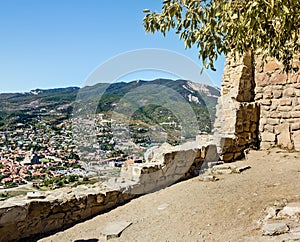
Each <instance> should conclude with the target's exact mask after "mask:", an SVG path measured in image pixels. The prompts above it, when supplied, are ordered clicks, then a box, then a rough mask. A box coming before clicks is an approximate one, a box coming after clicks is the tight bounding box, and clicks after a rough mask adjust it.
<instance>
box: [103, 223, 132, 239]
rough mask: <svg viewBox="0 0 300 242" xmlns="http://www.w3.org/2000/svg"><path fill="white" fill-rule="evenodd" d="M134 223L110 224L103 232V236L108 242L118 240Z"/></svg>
mask: <svg viewBox="0 0 300 242" xmlns="http://www.w3.org/2000/svg"><path fill="white" fill-rule="evenodd" d="M131 224H132V222H127V221H115V222H110V223H108V224H107V225H106V227H105V228H104V229H103V230H102V231H101V234H102V235H103V236H105V237H106V239H107V240H109V239H113V238H118V237H120V236H121V233H122V232H123V231H124V230H125V229H126V228H128V227H129V226H130V225H131Z"/></svg>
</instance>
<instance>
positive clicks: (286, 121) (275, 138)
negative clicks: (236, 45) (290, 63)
mask: <svg viewBox="0 0 300 242" xmlns="http://www.w3.org/2000/svg"><path fill="white" fill-rule="evenodd" d="M294 64H295V67H298V68H300V61H299V57H298V58H295V62H294ZM282 69H283V66H282V65H281V64H280V63H278V62H277V61H275V60H269V61H268V63H267V64H265V66H264V68H261V67H260V59H259V57H258V58H257V66H256V68H255V80H256V88H255V93H256V95H255V100H256V101H257V103H258V104H259V105H260V107H261V112H260V124H259V132H260V140H261V148H262V149H267V148H270V147H273V146H279V147H281V148H284V149H288V150H298V151H300V71H298V72H294V73H290V74H286V73H283V72H282Z"/></svg>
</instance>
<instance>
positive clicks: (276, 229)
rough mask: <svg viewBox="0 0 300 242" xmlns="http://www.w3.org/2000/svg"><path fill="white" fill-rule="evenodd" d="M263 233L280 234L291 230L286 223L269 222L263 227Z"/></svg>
mask: <svg viewBox="0 0 300 242" xmlns="http://www.w3.org/2000/svg"><path fill="white" fill-rule="evenodd" d="M262 231H263V235H271V236H272V235H279V234H283V233H286V232H288V231H289V227H288V226H287V225H286V224H285V223H267V224H265V225H264V226H263V227H262Z"/></svg>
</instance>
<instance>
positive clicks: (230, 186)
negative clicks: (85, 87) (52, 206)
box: [39, 149, 300, 242]
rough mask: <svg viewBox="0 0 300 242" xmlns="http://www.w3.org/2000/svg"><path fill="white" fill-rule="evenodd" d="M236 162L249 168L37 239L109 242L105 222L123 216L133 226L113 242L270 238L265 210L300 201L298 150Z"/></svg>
mask: <svg viewBox="0 0 300 242" xmlns="http://www.w3.org/2000/svg"><path fill="white" fill-rule="evenodd" d="M234 164H235V165H237V166H242V165H250V166H251V169H248V170H245V171H244V172H242V173H240V174H228V175H218V178H219V179H220V180H218V181H215V182H202V181H199V178H198V177H196V178H193V179H190V180H188V181H184V182H181V183H177V184H175V185H173V186H171V187H168V188H166V189H163V190H160V191H158V192H156V193H151V194H147V195H144V196H142V197H139V198H137V199H134V200H132V201H131V202H129V203H127V204H125V205H123V206H120V207H118V208H116V209H114V210H112V211H110V212H107V213H104V214H101V215H99V216H96V217H94V218H93V219H90V220H88V221H85V222H83V223H79V224H77V225H75V226H73V227H71V228H69V229H67V230H64V231H61V232H58V233H56V234H54V235H51V236H49V237H45V238H43V239H40V240H39V241H76V240H77V241H106V239H105V237H103V236H102V235H101V234H100V233H101V231H102V229H103V228H104V227H105V226H106V225H107V223H109V222H114V221H124V220H125V221H129V222H132V225H131V226H129V227H128V228H127V229H125V230H124V231H123V233H122V234H121V236H120V237H119V238H116V239H111V240H110V241H112V242H113V241H126V242H127V241H130V242H131V241H138V242H141V241H149V242H150V241H151V242H152V241H164V242H166V241H169V242H173V241H180V242H182V241H209V242H211V241H267V238H266V237H262V236H261V230H260V224H259V220H260V219H262V218H263V217H264V209H265V208H266V207H267V206H270V205H272V204H273V203H274V201H275V200H282V199H287V200H288V201H289V202H292V201H299V202H300V153H286V152H284V151H280V150H278V149H276V150H275V149H274V150H271V151H250V153H249V154H248V155H247V158H246V159H244V160H241V161H237V162H235V163H234Z"/></svg>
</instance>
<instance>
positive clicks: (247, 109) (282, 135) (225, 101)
mask: <svg viewBox="0 0 300 242" xmlns="http://www.w3.org/2000/svg"><path fill="white" fill-rule="evenodd" d="M254 58H255V60H254ZM254 63H256V64H254ZM294 65H295V70H297V69H298V71H297V72H293V73H290V74H286V73H283V71H282V70H283V66H282V65H281V64H280V63H278V62H276V61H274V60H269V61H268V63H267V64H265V66H264V68H261V59H260V56H255V57H254V56H252V55H251V53H247V54H246V55H244V56H243V57H242V58H237V59H234V58H233V57H232V56H228V57H227V59H226V63H225V69H224V75H223V81H222V96H221V97H220V98H219V100H218V105H217V113H216V116H217V118H216V122H215V126H214V132H215V135H216V136H217V137H219V150H220V154H221V158H222V160H223V161H225V162H230V161H233V160H236V159H238V158H241V157H242V156H243V151H244V150H245V149H247V148H248V147H251V148H261V149H268V148H271V147H276V146H278V147H281V148H284V149H288V150H297V151H300V71H299V69H300V61H299V57H297V58H295V60H294Z"/></svg>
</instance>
